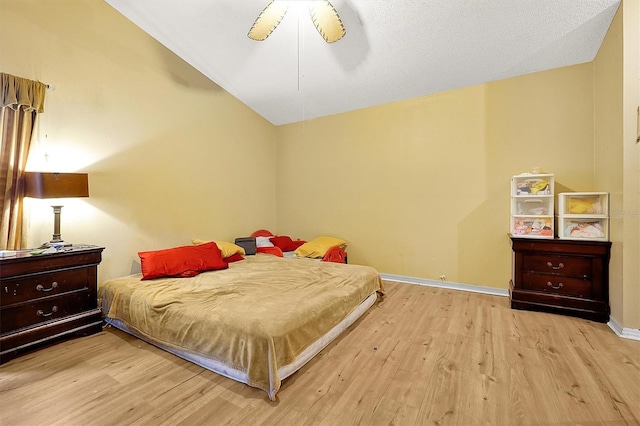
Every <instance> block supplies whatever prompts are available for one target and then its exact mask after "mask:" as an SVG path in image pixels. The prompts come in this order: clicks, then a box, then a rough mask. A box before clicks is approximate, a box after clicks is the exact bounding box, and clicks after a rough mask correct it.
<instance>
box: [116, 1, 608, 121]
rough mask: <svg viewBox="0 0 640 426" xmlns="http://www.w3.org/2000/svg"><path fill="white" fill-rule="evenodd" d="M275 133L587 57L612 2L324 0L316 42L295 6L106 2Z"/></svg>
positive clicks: (598, 39) (313, 30) (312, 30)
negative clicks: (337, 26) (328, 20)
mask: <svg viewBox="0 0 640 426" xmlns="http://www.w3.org/2000/svg"><path fill="white" fill-rule="evenodd" d="M105 1H106V2H107V3H109V4H110V5H111V6H113V7H114V8H115V9H117V10H118V11H120V12H121V13H122V14H123V15H124V16H126V17H127V18H128V19H130V20H131V21H132V22H134V23H135V24H136V25H138V26H139V27H140V28H142V29H143V30H144V31H146V32H147V33H149V34H150V35H151V36H152V37H154V38H155V39H157V40H158V41H159V42H160V43H162V44H163V45H165V46H166V47H167V48H169V49H170V50H172V51H173V52H174V53H176V54H177V55H178V56H180V57H181V58H183V59H184V60H185V61H187V62H188V63H190V64H191V65H192V66H193V67H195V68H196V69H198V70H199V71H200V72H201V73H203V74H204V75H206V76H207V77H208V78H210V79H211V80H212V81H214V82H215V83H216V84H218V85H219V86H221V87H222V88H224V89H225V90H226V91H228V92H229V93H231V94H232V95H233V96H235V97H237V98H238V99H240V100H241V101H242V102H243V103H245V104H246V105H248V106H249V107H251V108H252V109H253V110H255V111H256V112H257V113H258V114H260V115H262V116H263V117H264V118H266V119H267V120H269V121H270V122H271V123H273V124H274V125H281V124H287V123H292V122H297V121H301V120H306V119H311V118H316V117H322V116H326V115H331V114H337V113H341V112H346V111H351V110H356V109H360V108H365V107H369V106H374V105H380V104H385V103H389V102H394V101H398V100H403V99H409V98H415V97H419V96H424V95H429V94H433V93H438V92H442V91H446V90H451V89H456V88H460V87H465V86H470V85H474V84H479V83H484V82H489V81H495V80H499V79H503V78H508V77H514V76H518V75H523V74H527V73H532V72H536V71H542V70H547V69H552V68H557V67H563V66H568V65H574V64H579V63H584V62H589V61H592V60H593V59H594V58H595V56H596V54H597V52H598V49H599V47H600V45H601V43H602V40H603V39H604V36H605V34H606V32H607V30H608V28H609V26H610V24H611V21H612V19H613V16H614V14H615V12H616V10H617V8H618V6H619V4H620V0H333V1H332V3H333V5H334V7H335V9H336V10H337V12H338V14H339V15H340V17H341V19H342V22H343V24H344V27H345V29H346V35H345V37H344V38H343V39H342V40H339V41H337V42H335V43H331V44H329V43H326V42H325V41H324V40H323V39H322V37H320V35H319V34H318V32H317V30H316V28H315V26H314V25H313V23H312V21H311V18H310V17H309V12H308V10H307V9H305V8H304V7H300V6H301V5H300V4H301V3H304V2H302V1H301V0H293V1H291V2H290V3H291V6H290V10H289V11H288V12H287V14H286V15H285V17H284V18H283V20H282V21H281V22H280V25H279V26H278V27H277V28H276V29H275V31H274V32H273V33H272V34H271V35H270V36H269V37H268V38H267V39H266V40H265V41H260V42H257V41H254V40H251V39H249V38H248V37H247V32H248V31H249V29H250V28H251V25H252V24H253V22H254V20H255V19H256V17H257V16H258V15H259V14H260V12H261V11H262V10H263V9H264V7H265V6H266V5H267V4H268V3H269V0H105Z"/></svg>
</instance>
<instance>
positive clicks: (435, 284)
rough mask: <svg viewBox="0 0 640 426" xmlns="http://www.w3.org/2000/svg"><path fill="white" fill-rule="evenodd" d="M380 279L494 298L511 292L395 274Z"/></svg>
mask: <svg viewBox="0 0 640 426" xmlns="http://www.w3.org/2000/svg"><path fill="white" fill-rule="evenodd" d="M380 278H382V279H383V280H386V281H393V282H397V283H405V284H417V285H424V286H427V287H440V288H448V289H451V290H462V291H469V292H471V293H482V294H490V295H492V296H504V297H509V290H506V289H501V288H493V287H483V286H479V285H472V284H460V283H454V282H449V281H437V280H429V279H426V278H417V277H406V276H404V275H394V274H380Z"/></svg>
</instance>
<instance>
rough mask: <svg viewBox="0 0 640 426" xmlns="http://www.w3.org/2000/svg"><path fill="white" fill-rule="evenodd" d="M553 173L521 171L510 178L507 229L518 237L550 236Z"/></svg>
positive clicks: (549, 237) (553, 233) (552, 218)
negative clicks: (509, 217) (508, 224)
mask: <svg viewBox="0 0 640 426" xmlns="http://www.w3.org/2000/svg"><path fill="white" fill-rule="evenodd" d="M553 187H554V175H553V174H551V173H540V174H534V173H522V174H519V175H516V176H513V177H512V178H511V223H510V233H511V235H513V236H514V237H518V238H543V239H553V238H554V237H555V230H554V229H555V228H554V223H555V221H554V194H553Z"/></svg>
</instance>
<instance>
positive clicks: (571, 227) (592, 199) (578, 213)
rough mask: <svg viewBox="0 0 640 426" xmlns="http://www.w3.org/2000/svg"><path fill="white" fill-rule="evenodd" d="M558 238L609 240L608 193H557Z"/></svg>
mask: <svg viewBox="0 0 640 426" xmlns="http://www.w3.org/2000/svg"><path fill="white" fill-rule="evenodd" d="M558 238H560V239H562V240H591V241H609V193H608V192H562V193H560V194H558Z"/></svg>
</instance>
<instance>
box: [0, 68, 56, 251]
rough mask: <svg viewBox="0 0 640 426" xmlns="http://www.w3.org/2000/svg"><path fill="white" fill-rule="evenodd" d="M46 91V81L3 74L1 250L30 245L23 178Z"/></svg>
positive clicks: (0, 75)
mask: <svg viewBox="0 0 640 426" xmlns="http://www.w3.org/2000/svg"><path fill="white" fill-rule="evenodd" d="M45 91H46V86H45V85H44V84H43V83H40V82H38V81H33V80H27V79H26V78H20V77H16V76H13V75H10V74H5V73H0V134H1V135H2V146H1V147H0V249H8V250H18V249H21V248H25V247H26V245H27V241H26V240H27V235H26V230H25V223H24V221H23V216H24V211H23V210H24V207H23V202H22V199H23V188H22V179H21V177H22V173H23V172H24V168H25V166H26V164H27V156H28V155H29V147H30V145H31V138H32V136H33V129H34V124H35V121H36V117H37V115H38V114H39V113H41V112H44V95H45Z"/></svg>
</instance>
